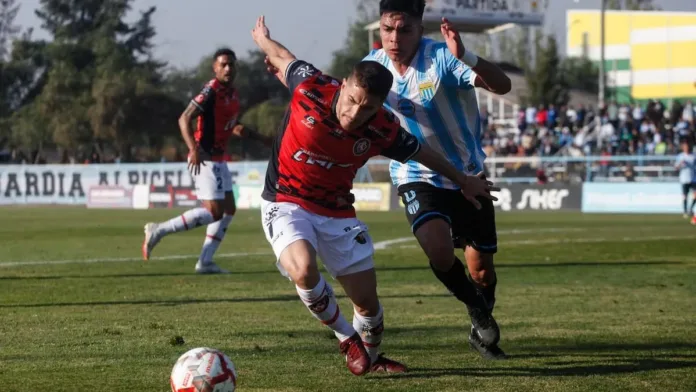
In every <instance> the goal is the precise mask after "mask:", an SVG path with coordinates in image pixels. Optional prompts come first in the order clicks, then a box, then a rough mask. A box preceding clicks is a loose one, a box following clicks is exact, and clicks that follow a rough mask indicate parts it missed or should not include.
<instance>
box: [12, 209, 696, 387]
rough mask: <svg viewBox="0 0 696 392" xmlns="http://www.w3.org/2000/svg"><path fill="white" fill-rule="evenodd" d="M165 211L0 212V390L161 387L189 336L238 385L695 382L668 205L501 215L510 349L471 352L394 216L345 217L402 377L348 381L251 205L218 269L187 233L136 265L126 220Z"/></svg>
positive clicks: (695, 250) (690, 253)
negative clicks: (354, 224) (357, 231)
mask: <svg viewBox="0 0 696 392" xmlns="http://www.w3.org/2000/svg"><path fill="white" fill-rule="evenodd" d="M174 213H175V211H172V210H149V211H113V210H111V211H101V210H86V209H73V208H2V209H0V244H1V248H0V249H1V250H0V320H1V321H2V322H0V390H2V391H7V392H10V391H38V390H42V391H43V390H45V391H49V390H50V391H80V392H83V391H124V390H129V391H148V392H150V391H162V392H164V391H167V390H168V388H169V387H168V377H169V373H170V371H171V368H172V365H173V364H174V362H175V360H176V358H177V357H178V356H179V355H180V354H182V353H183V352H185V351H186V350H188V349H190V348H193V347H198V346H209V347H215V348H219V349H221V350H223V351H224V352H226V353H227V354H228V355H229V356H230V357H231V358H232V360H233V361H234V362H235V365H236V366H237V369H238V373H239V384H238V390H239V391H365V390H370V391H694V390H696V268H695V267H696V227H693V226H691V225H689V224H687V223H686V221H685V220H683V219H681V217H680V216H637V215H632V216H627V215H626V216H616V215H614V216H608V215H585V216H583V215H580V214H568V213H544V214H529V213H526V214H513V213H502V214H500V215H499V217H498V228H499V232H500V236H499V240H500V251H499V253H498V255H497V256H496V257H497V258H496V263H497V270H498V279H499V285H498V295H497V297H498V302H497V305H498V306H497V308H496V312H495V314H496V317H497V319H498V321H499V323H500V326H501V329H502V340H501V347H502V348H503V349H504V350H505V351H506V352H507V353H508V354H510V355H511V356H512V358H511V359H510V360H508V361H504V362H486V361H483V360H482V359H480V357H479V356H478V354H475V353H474V352H472V351H470V350H469V348H468V346H467V345H466V343H465V342H466V331H467V329H466V325H467V317H466V315H465V311H464V308H463V306H461V305H460V304H459V303H458V302H456V301H455V300H454V299H453V298H451V296H450V295H449V294H447V293H446V292H445V290H444V288H443V287H442V286H441V285H440V284H439V282H437V281H436V279H435V278H434V276H432V273H431V271H430V269H429V268H428V266H427V262H426V261H425V260H424V257H423V255H422V252H421V251H420V249H417V248H415V247H414V245H415V242H413V241H412V240H411V239H410V238H409V237H410V232H409V229H408V226H407V224H406V221H405V218H404V217H403V215H402V214H400V213H362V214H360V217H361V218H362V219H364V220H365V221H366V222H367V223H368V225H369V226H370V228H371V233H372V236H373V238H374V240H375V241H376V242H379V243H378V248H380V249H378V250H377V255H376V259H377V265H378V272H377V273H378V279H379V293H380V296H381V298H382V303H383V305H384V308H385V312H386V335H385V340H384V343H383V349H384V351H385V352H386V353H387V354H388V355H389V356H391V357H393V358H395V359H398V360H402V361H404V362H405V363H406V364H407V365H408V366H410V368H411V371H410V372H409V373H407V374H403V375H397V376H385V375H369V374H368V375H367V376H365V377H362V378H358V377H355V376H352V375H350V373H349V372H348V370H347V369H346V368H345V365H344V363H343V361H342V358H341V356H340V355H339V354H338V350H337V343H336V340H335V338H333V335H332V334H331V333H330V332H329V331H328V329H326V328H325V327H323V326H321V325H320V324H319V322H318V321H316V320H315V319H314V318H312V317H311V315H310V314H309V312H308V311H307V309H306V308H305V307H304V306H303V305H302V303H301V302H300V301H299V300H298V299H297V297H296V293H295V290H294V286H293V285H292V284H291V283H290V282H288V281H287V280H285V279H284V278H282V277H281V276H280V274H279V273H278V272H277V270H276V268H275V266H274V258H273V256H271V255H270V253H269V252H270V247H269V246H268V245H267V243H266V242H265V240H264V238H263V236H262V231H261V228H260V225H259V223H260V217H259V213H258V212H256V211H251V212H250V211H245V212H242V213H240V214H239V215H238V216H237V218H236V220H235V221H234V222H233V224H232V226H231V227H230V229H229V231H228V236H227V238H226V239H225V242H224V243H223V244H222V246H221V249H220V251H219V253H220V254H221V256H220V257H219V258H218V262H219V264H220V265H221V266H223V267H225V268H229V269H231V270H232V271H233V272H234V273H233V274H231V275H227V276H197V275H195V274H193V267H194V263H195V261H196V256H197V253H198V251H199V250H200V245H201V243H202V240H203V229H198V230H197V231H193V232H188V233H184V234H179V235H174V236H171V237H168V238H165V239H164V240H163V242H162V243H160V245H159V246H158V248H157V249H156V250H155V253H154V256H156V257H162V259H155V260H153V261H150V262H147V263H144V262H142V261H140V260H139V257H140V244H141V240H142V237H141V236H142V225H143V224H144V223H145V222H146V221H148V220H164V219H166V218H168V217H170V216H173V214H174ZM399 238H405V239H404V240H403V241H401V242H386V243H385V242H381V241H387V240H393V239H399ZM235 253H236V255H234V254H235ZM329 279H330V278H329ZM335 286H337V284H335ZM336 290H337V292H338V293H342V291H341V290H340V289H339V288H336ZM339 302H340V304H341V307H342V309H343V310H344V312H346V311H347V310H348V309H350V308H349V305H348V302H347V300H346V298H345V297H344V296H342V295H341V296H340V298H339ZM347 317H349V318H352V315H350V314H347ZM176 336H181V337H183V340H184V342H185V343H184V344H182V345H174V344H172V342H171V341H172V339H173V338H174V337H176Z"/></svg>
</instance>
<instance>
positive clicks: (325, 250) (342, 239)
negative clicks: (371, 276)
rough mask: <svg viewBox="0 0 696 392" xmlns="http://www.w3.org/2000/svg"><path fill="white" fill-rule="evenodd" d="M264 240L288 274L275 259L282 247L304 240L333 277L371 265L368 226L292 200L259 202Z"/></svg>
mask: <svg viewBox="0 0 696 392" xmlns="http://www.w3.org/2000/svg"><path fill="white" fill-rule="evenodd" d="M261 217H262V222H263V231H264V233H265V234H266V240H268V242H269V243H270V244H271V246H272V247H273V253H275V255H276V266H277V267H278V270H279V271H280V273H281V274H283V276H285V277H287V278H290V277H289V275H288V273H287V271H285V269H284V268H283V266H282V265H280V262H279V261H277V260H278V259H279V258H280V255H281V253H283V250H285V248H287V247H288V246H289V245H290V244H292V243H293V242H295V241H299V240H306V241H308V242H309V243H310V244H312V246H313V247H314V249H315V250H316V252H317V254H318V255H319V257H320V258H321V261H322V262H323V264H324V267H325V268H326V270H327V271H328V272H329V274H331V276H332V277H333V278H336V277H337V276H343V275H348V274H353V273H356V272H360V271H365V270H369V269H371V268H374V260H373V259H372V255H373V254H374V246H373V245H372V238H371V237H370V235H369V233H368V232H367V226H365V224H364V223H363V222H361V221H360V220H358V219H357V218H331V217H327V216H322V215H317V214H314V213H312V212H309V211H307V210H305V209H304V208H302V207H300V206H299V205H297V204H295V203H275V202H268V201H266V200H263V201H262V202H261Z"/></svg>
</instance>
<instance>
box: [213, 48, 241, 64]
mask: <svg viewBox="0 0 696 392" xmlns="http://www.w3.org/2000/svg"><path fill="white" fill-rule="evenodd" d="M220 56H229V58H230V59H231V60H232V61H236V60H237V55H236V54H234V51H233V50H232V49H230V48H220V49H218V50H216V51H215V54H213V62H215V61H217V58H218V57H220Z"/></svg>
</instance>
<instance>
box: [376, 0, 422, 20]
mask: <svg viewBox="0 0 696 392" xmlns="http://www.w3.org/2000/svg"><path fill="white" fill-rule="evenodd" d="M388 12H399V13H404V14H406V15H408V16H411V17H414V18H417V19H423V13H424V12H425V0H380V2H379V15H380V16H382V15H384V14H385V13H388Z"/></svg>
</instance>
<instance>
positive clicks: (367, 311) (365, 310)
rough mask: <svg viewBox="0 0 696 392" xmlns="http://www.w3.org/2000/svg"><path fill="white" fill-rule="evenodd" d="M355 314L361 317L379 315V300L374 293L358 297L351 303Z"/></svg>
mask: <svg viewBox="0 0 696 392" xmlns="http://www.w3.org/2000/svg"><path fill="white" fill-rule="evenodd" d="M353 307H354V308H355V312H356V313H358V314H359V315H361V316H363V317H375V316H377V314H378V313H379V299H377V294H376V293H371V294H367V293H366V295H364V296H359V297H358V299H357V300H356V301H355V302H354V303H353Z"/></svg>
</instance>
